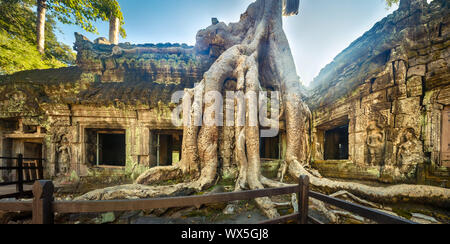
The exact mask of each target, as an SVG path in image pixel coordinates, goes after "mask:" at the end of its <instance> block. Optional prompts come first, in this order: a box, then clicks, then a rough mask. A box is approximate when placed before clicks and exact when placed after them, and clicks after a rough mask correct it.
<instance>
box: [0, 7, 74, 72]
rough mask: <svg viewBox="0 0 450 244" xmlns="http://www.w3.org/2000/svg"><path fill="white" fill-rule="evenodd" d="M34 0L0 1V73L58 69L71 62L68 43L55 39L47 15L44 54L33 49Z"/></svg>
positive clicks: (34, 33) (53, 21)
mask: <svg viewBox="0 0 450 244" xmlns="http://www.w3.org/2000/svg"><path fill="white" fill-rule="evenodd" d="M35 3H36V1H34V0H0V74H5V73H7V74H9V73H14V72H17V71H22V70H28V69H46V68H58V67H64V66H67V65H72V64H74V63H75V54H74V52H73V51H72V48H71V47H70V46H68V45H65V44H63V43H60V42H58V41H57V38H56V35H55V32H56V31H57V29H56V21H55V20H54V18H53V17H52V16H51V15H48V16H47V22H46V26H45V28H46V32H45V40H46V42H45V45H46V47H47V48H46V50H45V54H44V55H41V54H40V53H39V52H38V51H37V47H36V45H37V43H36V19H37V17H36V13H35V12H34V11H33V8H34V6H35Z"/></svg>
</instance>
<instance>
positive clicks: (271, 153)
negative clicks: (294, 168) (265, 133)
mask: <svg viewBox="0 0 450 244" xmlns="http://www.w3.org/2000/svg"><path fill="white" fill-rule="evenodd" d="M259 146H260V154H261V155H260V156H261V158H262V159H280V158H281V154H280V137H279V136H277V137H267V138H261V140H260V144H259Z"/></svg>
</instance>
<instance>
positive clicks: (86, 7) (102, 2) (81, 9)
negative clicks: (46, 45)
mask: <svg viewBox="0 0 450 244" xmlns="http://www.w3.org/2000/svg"><path fill="white" fill-rule="evenodd" d="M40 1H42V0H40ZM46 3H47V9H48V10H49V11H50V12H51V13H53V15H54V17H55V18H56V19H58V20H59V21H60V22H61V23H63V24H72V25H78V26H80V27H81V28H83V29H84V30H86V31H88V32H92V33H95V34H98V31H97V28H96V27H95V26H94V22H95V21H96V20H103V21H109V20H110V18H112V17H117V18H119V20H120V23H121V29H120V34H121V35H122V37H126V33H125V30H124V29H123V28H122V25H123V24H124V19H123V15H122V11H121V10H120V5H119V3H118V2H117V0H47V1H46Z"/></svg>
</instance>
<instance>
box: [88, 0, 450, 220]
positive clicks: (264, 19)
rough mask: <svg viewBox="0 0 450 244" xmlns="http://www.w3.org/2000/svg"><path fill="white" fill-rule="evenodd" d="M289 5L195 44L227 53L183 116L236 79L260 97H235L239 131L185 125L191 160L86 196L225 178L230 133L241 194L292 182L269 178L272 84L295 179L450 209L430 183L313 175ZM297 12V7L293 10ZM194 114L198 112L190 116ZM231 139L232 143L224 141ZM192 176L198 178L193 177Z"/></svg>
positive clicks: (189, 96) (158, 192)
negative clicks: (286, 27)
mask: <svg viewBox="0 0 450 244" xmlns="http://www.w3.org/2000/svg"><path fill="white" fill-rule="evenodd" d="M293 2H295V1H293ZM282 3H283V1H280V0H257V1H256V2H254V3H252V4H251V5H250V6H249V8H248V9H247V12H246V13H245V14H243V15H242V16H241V20H240V22H238V23H232V24H229V25H226V24H224V23H219V24H216V25H212V26H210V27H208V28H207V29H205V30H201V31H199V33H198V34H197V44H196V47H195V48H196V50H197V51H199V52H209V51H210V48H211V46H216V47H220V48H218V50H224V51H223V53H221V54H220V57H219V58H218V59H217V60H216V62H215V63H214V64H213V65H212V66H211V67H210V69H209V70H208V71H207V72H206V73H205V74H204V78H203V80H202V81H201V83H200V84H199V85H197V86H196V87H195V88H193V89H190V90H187V93H186V95H185V97H184V101H183V108H184V115H183V117H184V119H185V120H186V121H191V122H193V121H196V120H197V117H198V116H199V114H200V113H201V111H203V114H204V115H207V114H210V113H211V111H213V112H212V114H217V111H220V105H222V104H221V103H218V102H217V101H215V100H214V99H210V98H209V97H208V95H209V94H211V93H212V94H219V95H220V94H224V93H225V90H226V88H225V85H224V84H225V83H226V82H227V81H229V80H232V81H235V83H236V84H235V85H234V86H235V87H234V88H233V89H234V90H235V92H242V93H248V92H252V93H253V94H256V97H255V98H248V97H247V98H246V99H245V102H244V103H239V101H240V99H239V98H235V107H236V109H235V121H236V122H235V124H234V129H235V130H234V133H229V132H228V134H227V135H226V136H223V133H226V132H224V131H230V130H220V129H219V126H218V125H216V124H207V123H204V124H203V125H201V126H198V125H196V124H192V123H191V124H187V125H186V124H185V126H184V137H183V152H182V153H183V157H182V160H181V161H180V162H179V163H178V165H175V166H171V167H162V168H161V167H160V168H154V169H151V170H149V171H148V172H146V173H145V174H143V175H142V176H141V177H139V179H138V180H137V181H136V185H128V186H123V187H115V188H109V189H104V190H98V191H95V192H92V193H89V194H87V195H85V196H83V197H81V198H80V199H83V200H98V199H110V198H112V197H118V196H120V197H124V198H126V197H135V196H137V197H158V196H166V195H170V194H179V193H180V192H183V193H187V192H195V191H202V190H205V189H207V188H208V187H210V186H212V185H213V184H214V183H215V182H216V179H217V178H218V177H220V176H219V175H218V174H219V172H221V171H220V169H219V167H221V165H220V163H219V162H220V160H219V153H218V151H219V138H227V139H226V140H228V141H232V140H234V142H235V143H234V145H235V148H234V150H232V151H233V152H232V154H234V155H233V157H234V158H235V159H236V162H237V163H238V167H239V170H238V171H239V174H238V177H237V179H236V182H235V191H241V190H248V189H251V190H255V189H262V188H264V187H280V186H284V184H282V183H280V182H276V181H273V180H270V179H267V178H265V177H263V176H262V175H261V159H260V145H259V141H260V136H261V135H260V129H261V128H260V126H259V124H258V123H257V124H253V123H250V121H251V120H252V118H253V117H254V116H256V117H258V113H261V111H259V106H258V95H257V94H259V92H260V91H263V90H264V89H265V88H269V89H275V90H277V91H279V92H280V93H281V98H282V99H281V100H282V104H281V106H280V107H281V110H284V111H281V113H280V114H281V115H282V116H281V117H280V118H279V120H283V121H284V122H285V124H286V134H287V148H286V163H287V165H288V169H289V173H290V174H291V175H292V176H294V178H297V177H299V176H300V175H309V176H310V177H311V184H312V185H313V186H315V187H320V188H322V189H326V190H330V191H333V192H336V191H339V190H342V189H344V190H348V191H350V192H352V193H354V194H355V195H359V196H362V197H365V198H368V199H371V200H374V201H377V200H378V201H383V202H384V201H392V200H393V199H397V198H396V196H399V197H400V198H398V199H409V200H412V201H418V202H425V203H436V204H439V205H441V206H448V205H449V203H450V190H448V189H442V188H437V187H430V186H396V187H392V188H383V187H369V186H364V185H361V184H357V183H341V182H337V181H332V180H328V179H322V178H320V177H315V176H313V175H311V174H310V173H309V172H308V171H307V170H306V169H305V167H304V166H306V165H308V164H309V161H310V139H309V130H310V128H309V127H310V122H311V117H312V116H311V112H310V110H309V108H308V107H307V106H306V104H305V103H304V102H303V100H302V97H301V91H300V80H299V77H298V75H297V73H296V67H295V63H294V60H293V57H292V54H291V50H290V47H289V43H288V40H287V38H286V35H285V33H284V31H283V28H282V27H283V26H282V14H283V4H282ZM294 5H295V4H294ZM289 12H295V11H293V10H292V9H290V11H289ZM195 94H197V96H196V95H195ZM202 104H203V105H204V106H202ZM255 109H256V110H257V111H256V115H255V114H254V110H255ZM189 114H190V116H187V115H189ZM242 117H244V118H246V120H245V123H239V122H238V120H239V118H242ZM253 119H254V118H253ZM200 120H201V118H200ZM231 132H233V130H231ZM222 143H224V142H222ZM230 144H231V143H229V142H225V144H224V145H230ZM223 161H228V159H227V160H223ZM188 175H189V176H190V177H185V176H188ZM180 177H185V178H187V179H190V180H192V181H191V182H188V183H182V184H177V185H173V186H159V187H158V186H157V187H146V188H143V187H142V186H141V185H138V184H154V183H157V182H160V181H167V180H169V179H180ZM143 189H145V192H143ZM256 203H257V204H258V206H259V207H260V209H261V210H262V211H263V212H264V214H265V215H266V216H267V217H269V218H274V217H277V216H279V214H278V212H277V211H276V209H275V207H276V204H274V203H273V202H272V201H271V199H269V198H260V199H256Z"/></svg>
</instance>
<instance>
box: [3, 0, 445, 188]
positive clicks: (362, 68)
mask: <svg viewBox="0 0 450 244" xmlns="http://www.w3.org/2000/svg"><path fill="white" fill-rule="evenodd" d="M449 5H450V4H449V2H448V1H447V0H434V1H432V2H431V3H430V4H428V3H427V2H426V1H425V0H411V1H409V0H408V1H406V0H404V1H402V2H401V5H400V8H399V10H397V11H395V12H394V13H393V14H391V15H389V16H388V17H386V18H385V19H383V20H382V21H380V22H379V23H377V24H376V25H375V26H374V27H373V28H372V29H371V30H369V31H368V32H367V33H366V34H364V35H363V36H362V37H360V38H359V39H357V40H356V41H355V42H353V43H352V44H351V46H350V47H348V48H347V49H346V50H344V51H343V52H342V53H341V54H339V55H338V56H337V57H336V58H335V60H334V61H333V62H332V63H331V64H329V65H328V66H326V67H325V68H324V69H323V70H322V71H321V73H320V74H319V76H318V77H317V78H316V79H315V80H314V82H313V83H312V87H310V88H308V89H307V90H306V91H305V101H306V102H307V103H308V105H309V107H310V109H311V111H312V114H313V123H312V129H311V131H310V133H311V134H310V138H311V140H310V143H311V145H310V148H311V160H312V166H313V167H314V168H316V169H317V170H319V171H320V172H321V173H322V174H323V175H324V176H327V177H332V178H341V179H356V180H372V181H380V182H386V183H405V182H407V183H421V184H432V185H438V186H444V187H449V186H450V183H449V179H450V68H449V63H448V62H449V59H450V53H449V46H450V27H449V17H450V11H449V7H450V6H449ZM201 34H202V32H199V35H201ZM220 41H221V40H214V41H212V43H214V42H217V43H218V45H214V44H212V45H209V46H204V45H203V44H202V43H197V45H196V46H195V47H191V46H186V45H179V44H158V45H153V44H145V45H131V44H118V45H109V44H102V41H101V39H99V40H96V41H94V42H91V41H89V40H87V39H86V38H85V37H83V36H81V35H78V34H76V43H75V49H76V51H77V52H78V55H77V66H75V67H69V68H62V69H53V70H34V71H25V72H19V73H16V74H14V75H9V76H0V154H1V155H2V156H15V155H16V154H18V153H22V154H24V155H25V157H44V158H45V159H46V161H45V171H46V172H45V173H46V175H47V176H48V177H53V176H60V175H68V174H74V173H76V174H77V175H79V176H83V175H87V174H88V173H89V172H90V171H95V170H96V169H101V168H111V169H116V170H118V171H120V172H123V173H125V174H134V175H139V174H140V173H142V172H144V171H145V170H147V169H148V168H150V167H154V166H158V165H160V166H165V165H172V164H175V163H177V162H178V161H179V160H180V159H181V158H180V157H181V144H182V140H183V131H182V128H181V127H177V126H175V125H174V124H173V123H172V111H173V109H175V107H176V106H177V104H175V103H173V102H172V101H171V98H172V95H173V94H174V93H175V92H177V91H183V90H184V89H185V88H192V87H194V86H195V84H196V83H198V82H200V81H201V80H202V78H203V74H204V73H205V72H206V71H207V70H208V69H209V68H210V66H211V65H212V63H213V62H214V61H215V60H216V59H217V57H218V56H219V54H220V53H222V52H223V50H220V46H221V45H220ZM226 147H227V146H226V145H220V150H221V153H222V154H223V153H227V152H228V151H227V150H225V149H226ZM285 148H286V135H285V132H284V128H281V132H280V135H279V136H278V137H275V138H263V139H261V157H262V158H264V159H268V160H272V161H275V160H277V159H282V158H284V154H285ZM306 148H309V147H306ZM9 163H11V162H7V161H2V164H9ZM222 163H223V164H224V165H225V164H226V165H232V164H234V163H235V162H222ZM3 177H8V175H4V176H3Z"/></svg>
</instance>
